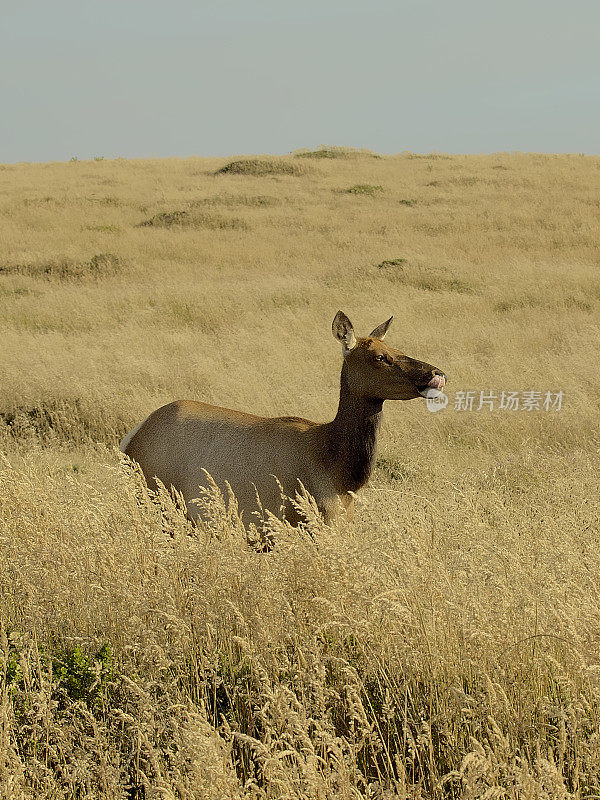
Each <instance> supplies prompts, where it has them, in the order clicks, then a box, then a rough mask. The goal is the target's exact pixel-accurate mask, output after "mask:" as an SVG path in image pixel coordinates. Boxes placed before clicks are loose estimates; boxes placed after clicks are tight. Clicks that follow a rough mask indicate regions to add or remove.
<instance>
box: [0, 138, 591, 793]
mask: <svg viewBox="0 0 600 800" xmlns="http://www.w3.org/2000/svg"><path fill="white" fill-rule="evenodd" d="M305 155H307V156H308V157H309V159H310V157H311V156H312V157H314V155H312V154H310V153H307V154H305ZM316 157H317V158H319V159H320V160H319V162H318V164H315V165H314V167H312V166H311V167H310V169H308V170H304V171H302V174H295V173H287V172H286V171H285V170H284V171H279V172H275V173H273V172H269V173H267V174H252V173H251V171H250V172H248V171H245V172H242V173H241V174H235V172H233V173H232V172H231V171H229V172H228V173H226V174H220V173H219V170H220V169H221V168H222V167H223V165H224V164H225V163H226V162H225V161H224V160H218V159H212V160H201V159H189V160H169V161H122V160H117V161H112V162H111V161H100V162H76V163H69V164H42V165H10V166H9V165H6V166H4V167H1V168H0V169H1V170H2V177H3V183H2V194H1V195H0V234H1V236H2V242H3V247H2V256H1V261H0V328H1V333H2V343H3V347H2V349H1V351H0V366H1V369H2V376H3V380H2V388H1V390H0V391H1V397H2V402H1V404H0V442H1V446H2V452H3V454H4V455H3V461H2V465H1V466H0V629H1V630H0V797H5V798H11V800H12V798H59V797H60V798H62V797H65V798H84V797H89V798H92V797H93V798H115V800H116V798H125V797H127V798H131V799H132V800H140V799H141V798H142V797H146V798H174V797H177V798H198V797H224V798H241V797H257V798H263V797H264V798H273V799H275V798H278V799H279V798H286V797H289V798H311V800H312V798H315V799H316V798H319V799H320V798H360V797H362V798H392V797H401V798H415V799H416V798H446V797H447V798H459V797H460V798H479V797H486V798H501V797H509V798H526V799H527V800H529V798H532V799H533V798H553V799H554V798H556V800H559V798H560V799H561V800H562V798H565V797H574V798H583V797H590V796H595V795H599V794H600V738H599V735H598V730H599V729H600V659H599V656H598V647H599V642H600V612H599V608H600V605H599V602H598V600H599V598H598V587H597V583H598V580H597V576H598V574H599V572H600V546H599V545H600V542H599V539H600V531H599V526H598V518H599V516H600V515H599V512H600V507H599V506H600V502H599V499H598V483H599V479H600V467H599V459H598V455H599V451H600V431H599V425H598V420H599V415H598V411H599V410H600V409H599V405H600V404H599V401H598V394H597V388H596V386H595V381H594V372H595V367H596V364H597V363H598V358H599V356H600V331H599V328H598V319H599V317H598V313H599V311H600V283H599V281H598V277H599V276H598V268H599V264H600V260H599V247H598V241H599V233H600V230H599V227H600V225H599V222H598V208H599V202H600V201H599V198H598V192H597V186H598V175H599V169H600V160H599V159H596V158H583V157H577V156H536V155H505V154H498V155H494V156H489V157H466V156H454V157H447V156H443V157H442V156H441V155H440V154H433V155H431V156H428V157H418V158H417V157H414V156H411V155H401V156H397V157H385V158H373V157H372V154H368V153H360V152H352V153H351V154H350V155H343V156H340V155H339V154H338V153H337V152H336V153H335V157H330V156H323V155H321V156H316ZM309 159H307V162H300V161H299V160H297V159H296V158H295V157H294V156H292V157H290V158H287V159H285V158H284V159H273V160H271V159H268V158H261V159H256V161H260V162H269V163H276V164H281V163H283V164H285V165H288V164H289V165H294V164H295V165H296V166H303V165H304V163H306V164H307V165H308V164H310V160H309ZM248 161H252V159H247V160H246V163H247V162H248ZM227 163H230V162H227ZM365 186H367V187H380V186H381V187H383V191H379V190H377V191H375V190H373V191H372V192H366V193H365V192H346V191H340V187H365ZM364 194H367V195H369V196H367V197H365V196H364ZM213 207H214V210H213ZM176 211H177V212H181V213H184V214H185V215H187V216H184V217H183V219H184V220H186V222H184V223H181V222H174V223H172V224H166V223H164V220H165V219H166V216H165V215H167V216H168V215H172V214H173V212H176ZM216 211H218V212H219V213H218V214H217V213H216ZM190 219H191V220H196V222H193V223H190V222H189V220H190ZM145 220H158V221H160V220H162V223H161V222H158V223H156V222H155V223H153V224H152V225H140V223H142V222H144V221H145ZM198 220H200V222H198ZM207 220H210V221H211V222H210V224H208V223H207V222H206V221H207ZM230 220H238V221H239V222H240V223H243V224H239V225H238V224H237V223H236V224H233V225H229V224H226V223H228V222H229V221H230ZM202 221H204V222H202ZM100 255H103V258H104V260H102V259H100V261H98V260H97V261H96V262H95V264H96V267H95V268H93V267H92V262H93V259H94V258H97V257H99V256H100ZM108 256H110V258H108ZM86 265H87V266H86ZM338 308H343V309H344V310H345V311H346V312H347V313H348V314H349V315H350V317H351V318H352V319H353V321H354V322H355V326H356V327H357V329H358V330H359V331H364V330H367V329H370V328H369V326H370V327H373V325H375V324H376V323H378V322H381V321H382V320H383V319H385V318H387V317H388V316H389V315H390V314H391V313H394V314H395V315H396V320H395V323H394V327H393V328H392V330H391V332H390V334H389V337H390V341H391V342H392V343H393V344H395V345H397V346H399V347H401V348H403V349H405V351H406V352H407V353H408V354H409V355H412V356H414V357H416V358H421V359H424V360H427V361H431V362H433V363H435V364H438V365H439V366H441V367H442V368H444V369H445V371H447V373H448V374H449V376H450V379H451V383H450V384H449V393H450V395H451V396H452V395H453V393H454V391H456V390H458V389H462V390H469V389H472V390H476V391H477V392H479V390H485V391H486V392H487V391H489V390H496V391H497V392H499V391H501V390H502V389H505V390H529V389H539V390H552V391H557V390H559V389H562V390H563V391H564V392H565V401H564V407H563V410H562V411H560V412H530V413H527V412H499V411H495V412H485V411H481V412H472V413H465V412H457V411H453V410H452V408H451V407H450V408H449V409H447V410H446V411H444V412H441V413H439V414H435V415H434V414H430V413H428V412H427V410H426V409H425V407H424V404H423V403H422V402H421V401H414V402H413V403H404V404H392V403H388V404H387V405H386V424H385V426H384V431H383V433H382V439H381V449H380V456H379V461H378V468H377V471H376V475H375V477H374V479H373V481H372V483H371V485H370V486H369V488H368V489H367V490H365V491H364V492H363V494H362V500H361V502H360V504H359V507H358V513H357V518H356V520H355V522H354V523H352V524H351V525H349V526H346V527H345V528H344V529H342V530H330V529H327V528H325V527H324V526H323V525H322V524H321V523H320V522H319V520H318V519H316V518H314V517H310V511H309V510H308V513H309V517H310V521H309V524H308V525H307V528H306V529H305V530H304V529H303V530H291V529H289V528H286V527H285V526H284V525H282V524H275V523H274V525H273V530H272V531H271V535H272V536H273V537H274V539H275V540H276V542H277V546H276V548H275V550H274V551H273V552H270V553H266V554H265V553H262V554H259V553H257V552H256V550H255V549H254V548H253V547H252V546H249V545H248V537H249V540H250V543H252V541H253V537H254V536H255V535H256V532H255V531H254V532H253V531H252V530H250V531H248V532H246V531H244V530H243V529H242V527H241V525H240V523H239V521H238V520H236V518H235V514H232V513H231V512H227V510H226V509H225V507H224V505H223V503H222V502H221V501H220V500H219V498H218V497H213V498H210V497H208V498H206V500H205V502H206V503H207V506H208V507H209V508H210V509H211V514H210V517H211V519H210V522H208V523H206V524H205V525H204V526H203V527H202V528H201V529H198V530H192V529H191V528H190V526H189V524H188V523H187V522H186V520H185V519H184V518H183V516H182V514H181V512H180V511H179V509H178V508H177V506H176V505H175V504H174V503H173V501H172V500H171V499H170V498H169V497H168V496H166V495H165V494H162V495H161V496H160V497H158V498H151V497H149V496H148V493H147V492H146V491H145V490H144V488H143V486H142V484H141V483H140V480H139V477H138V476H137V475H136V474H135V473H132V472H131V470H130V469H128V468H127V467H126V468H125V469H123V467H121V466H120V464H119V461H118V457H117V454H116V452H115V451H114V449H113V447H114V445H115V443H116V442H117V441H118V438H119V436H120V435H122V433H123V432H124V431H125V430H126V429H127V428H128V427H131V426H132V425H133V424H135V423H136V422H137V421H139V420H140V419H141V418H142V417H143V416H145V415H146V414H147V413H148V412H149V411H150V410H152V409H153V408H155V407H156V406H157V405H159V404H161V403H163V402H166V401H168V400H171V399H173V398H175V397H191V398H198V399H204V400H207V401H209V402H216V403H218V404H220V405H226V406H231V407H237V408H241V409H244V410H249V411H253V412H255V413H260V414H280V413H286V414H299V415H302V416H307V417H309V418H314V419H318V420H324V419H326V418H328V417H331V416H332V415H333V413H334V409H335V403H336V393H337V382H338V371H339V358H340V356H339V352H338V349H337V346H336V343H335V342H334V340H333V338H332V337H331V335H330V333H329V326H330V324H331V319H332V318H333V316H334V314H335V311H336V310H337V309H338ZM157 501H158V502H157ZM302 502H304V503H305V504H306V502H307V501H306V500H303V501H302Z"/></svg>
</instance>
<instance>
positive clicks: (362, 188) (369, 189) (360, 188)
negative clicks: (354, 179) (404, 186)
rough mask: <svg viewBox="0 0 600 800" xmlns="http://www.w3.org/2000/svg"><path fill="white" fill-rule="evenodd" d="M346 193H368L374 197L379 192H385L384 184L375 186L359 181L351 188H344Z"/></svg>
mask: <svg viewBox="0 0 600 800" xmlns="http://www.w3.org/2000/svg"><path fill="white" fill-rule="evenodd" d="M344 192H345V193H346V194H366V195H369V197H374V196H375V195H376V194H377V192H383V186H373V185H372V184H370V183H357V184H356V185H355V186H351V187H350V188H349V189H344Z"/></svg>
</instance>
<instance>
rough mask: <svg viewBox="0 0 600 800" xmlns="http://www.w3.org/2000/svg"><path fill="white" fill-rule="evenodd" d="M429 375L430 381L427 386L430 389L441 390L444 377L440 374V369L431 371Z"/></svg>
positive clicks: (444, 383) (444, 380)
mask: <svg viewBox="0 0 600 800" xmlns="http://www.w3.org/2000/svg"><path fill="white" fill-rule="evenodd" d="M431 374H432V375H433V377H432V379H431V380H430V381H429V383H428V384H427V385H428V386H431V388H432V389H443V388H444V386H445V385H446V376H445V375H444V373H443V372H442V370H441V369H432V370H431Z"/></svg>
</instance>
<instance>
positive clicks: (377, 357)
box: [375, 355, 387, 361]
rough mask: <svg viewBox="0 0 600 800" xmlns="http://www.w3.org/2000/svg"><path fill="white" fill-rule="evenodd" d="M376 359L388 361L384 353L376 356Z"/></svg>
mask: <svg viewBox="0 0 600 800" xmlns="http://www.w3.org/2000/svg"><path fill="white" fill-rule="evenodd" d="M375 361H387V359H386V357H385V356H383V355H378V356H375Z"/></svg>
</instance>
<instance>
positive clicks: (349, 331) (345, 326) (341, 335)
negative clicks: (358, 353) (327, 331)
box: [331, 311, 356, 353]
mask: <svg viewBox="0 0 600 800" xmlns="http://www.w3.org/2000/svg"><path fill="white" fill-rule="evenodd" d="M331 330H332V331H333V335H334V336H335V338H336V339H337V340H338V342H341V343H342V347H343V348H344V353H346V352H348V350H352V348H353V347H354V345H355V344H356V336H355V335H354V328H353V327H352V323H351V322H350V320H349V319H348V317H347V316H346V315H345V314H344V312H343V311H338V312H337V314H336V315H335V319H334V320H333V325H332V326H331Z"/></svg>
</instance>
